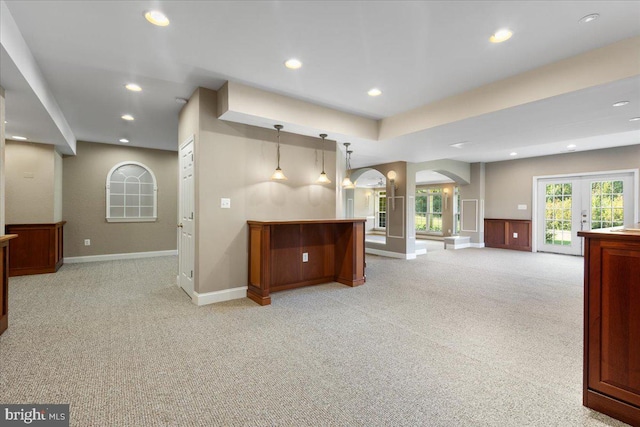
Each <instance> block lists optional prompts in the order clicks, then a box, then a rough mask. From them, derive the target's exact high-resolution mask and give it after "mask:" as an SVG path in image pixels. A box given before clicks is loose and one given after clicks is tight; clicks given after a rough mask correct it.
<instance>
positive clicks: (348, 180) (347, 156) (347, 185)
mask: <svg viewBox="0 0 640 427" xmlns="http://www.w3.org/2000/svg"><path fill="white" fill-rule="evenodd" d="M343 145H344V147H345V148H346V149H347V152H346V154H345V166H346V173H347V176H346V177H345V178H344V179H343V180H342V188H345V189H350V188H355V185H354V184H353V182H351V178H350V176H351V153H353V151H351V150H349V146H350V145H351V143H350V142H345V143H344V144H343Z"/></svg>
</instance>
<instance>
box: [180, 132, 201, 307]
mask: <svg viewBox="0 0 640 427" xmlns="http://www.w3.org/2000/svg"><path fill="white" fill-rule="evenodd" d="M189 144H192V150H193V160H192V162H193V175H194V178H193V179H194V183H193V184H194V185H193V194H192V200H193V204H194V206H193V213H194V215H193V223H192V226H193V229H192V236H193V238H192V240H191V241H192V244H193V247H192V248H191V249H192V250H191V251H190V253H191V254H192V256H193V260H192V266H191V268H192V271H193V275H192V277H191V278H192V285H191V288H192V289H190V290H187V289H185V288H184V287H183V286H182V262H183V258H182V256H183V250H184V248H183V247H182V228H178V229H177V230H178V231H177V234H178V281H177V285H178V287H180V288H182V289H184V290H185V292H186V293H187V294H190V295H189V296H190V297H191V298H192V299H193V297H194V293H195V289H194V288H195V281H196V280H195V279H196V272H195V257H196V250H195V246H196V242H195V239H196V237H195V236H196V235H197V234H196V226H195V210H196V209H195V172H196V162H195V148H196V146H195V135H191V136H189V138H187V139H186V140H185V141H184V142H183V143H182V144H180V147H179V149H178V222H179V223H182V221H183V219H182V207H183V191H184V190H183V183H182V157H181V153H182V150H183V148H184V147H186V146H187V145H189ZM190 291H191V292H190Z"/></svg>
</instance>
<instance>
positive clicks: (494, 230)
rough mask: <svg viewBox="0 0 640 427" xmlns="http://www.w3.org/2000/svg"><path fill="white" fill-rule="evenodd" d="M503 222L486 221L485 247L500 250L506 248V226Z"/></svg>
mask: <svg viewBox="0 0 640 427" xmlns="http://www.w3.org/2000/svg"><path fill="white" fill-rule="evenodd" d="M504 225H505V224H504V221H503V220H489V219H486V220H485V221H484V245H485V246H487V247H489V248H499V247H502V246H504V244H505V242H506V238H505V226H504Z"/></svg>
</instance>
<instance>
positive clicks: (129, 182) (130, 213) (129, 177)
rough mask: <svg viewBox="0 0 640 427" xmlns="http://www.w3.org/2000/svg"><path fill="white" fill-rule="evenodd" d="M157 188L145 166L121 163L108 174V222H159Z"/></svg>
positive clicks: (154, 180) (136, 163)
mask: <svg viewBox="0 0 640 427" xmlns="http://www.w3.org/2000/svg"><path fill="white" fill-rule="evenodd" d="M157 194H158V185H157V183H156V177H155V175H154V174H153V172H152V171H151V169H149V168H148V167H146V166H145V165H143V164H142V163H138V162H122V163H118V164H117V165H115V166H114V167H113V168H111V170H110V171H109V173H108V174H107V222H144V221H155V220H156V219H157V216H158V214H157V211H158V209H157V206H158V203H157Z"/></svg>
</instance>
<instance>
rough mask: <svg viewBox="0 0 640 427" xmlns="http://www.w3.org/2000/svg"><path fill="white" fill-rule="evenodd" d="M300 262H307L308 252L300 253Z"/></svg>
mask: <svg viewBox="0 0 640 427" xmlns="http://www.w3.org/2000/svg"><path fill="white" fill-rule="evenodd" d="M302 262H309V252H304V253H303V254H302Z"/></svg>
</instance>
